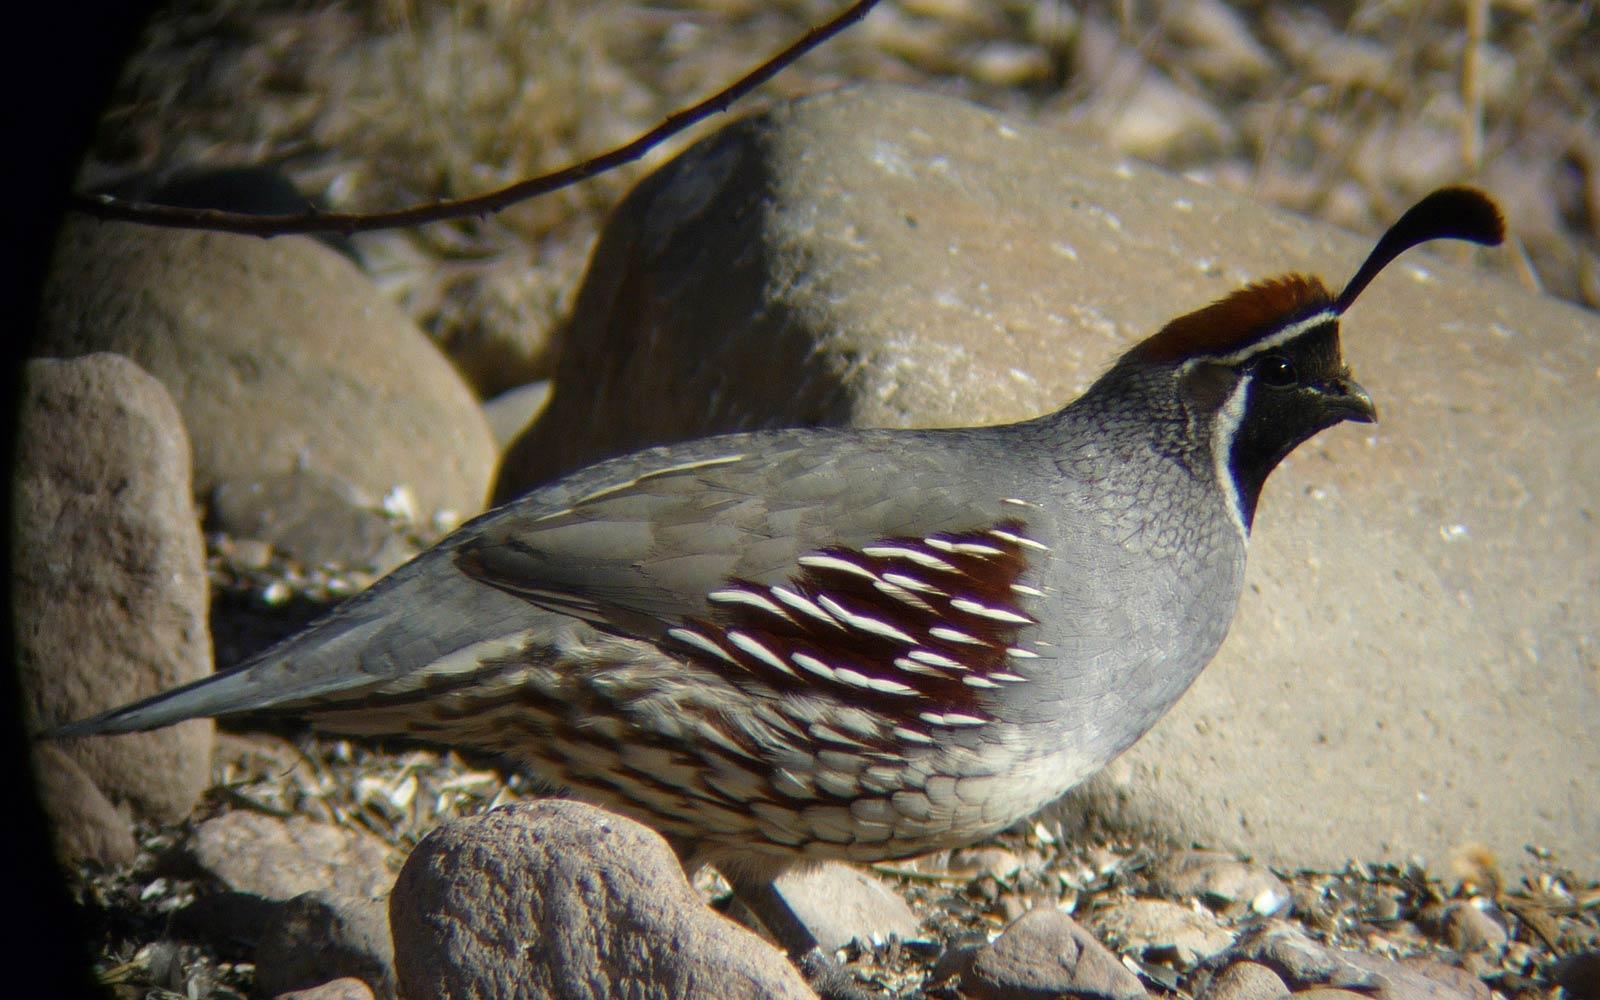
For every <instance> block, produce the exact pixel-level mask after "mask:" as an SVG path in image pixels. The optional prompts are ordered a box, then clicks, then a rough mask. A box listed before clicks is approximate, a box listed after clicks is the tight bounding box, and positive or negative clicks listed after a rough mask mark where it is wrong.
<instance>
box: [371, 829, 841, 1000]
mask: <svg viewBox="0 0 1600 1000" xmlns="http://www.w3.org/2000/svg"><path fill="white" fill-rule="evenodd" d="M389 919H390V926H391V927H392V929H393V933H394V945H395V958H396V972H397V974H398V980H399V985H400V994H401V995H402V996H405V997H408V998H410V1000H430V998H436V997H463V996H553V997H556V996H558V997H565V998H570V1000H582V998H585V997H592V998H597V1000H598V998H602V997H612V996H628V997H635V998H657V997H659V998H662V1000H666V998H684V1000H689V998H701V1000H712V998H715V1000H736V998H757V997H762V998H765V997H773V998H784V997H797V998H798V997H814V996H815V994H813V993H812V992H811V990H810V989H809V988H808V987H807V986H806V985H805V983H804V981H803V980H802V979H801V978H800V975H799V973H798V972H796V971H795V969H794V967H793V966H791V965H790V964H789V963H788V961H787V960H785V959H784V957H783V955H781V954H780V953H779V952H778V951H777V950H776V949H774V948H773V947H772V946H771V945H768V944H767V943H766V942H764V941H762V940H761V939H760V938H759V937H757V936H756V935H754V934H752V933H751V932H749V931H747V930H745V929H744V928H742V927H740V926H738V925H737V924H735V923H733V922H732V921H730V920H728V919H726V918H724V917H722V916H720V915H719V914H717V913H714V912H713V911H711V910H709V909H707V908H706V907H705V905H704V904H702V903H701V902H700V899H699V897H698V896H697V895H696V894H695V892H694V890H693V889H692V888H691V887H690V885H689V881H688V879H686V878H685V877H684V875H683V870H682V869H681V868H680V867H679V866H678V860H677V858H676V857H675V856H674V855H673V853H672V850H671V848H669V847H668V846H667V844H666V841H664V840H662V839H661V837H660V835H658V834H656V833H654V832H653V831H651V830H649V829H647V828H646V827H644V826H641V825H639V824H638V823H635V822H633V821H632V820H627V819H623V818H621V817H619V816H615V815H613V814H611V813H607V812H604V811H603V810H600V809H596V808H595V807H593V806H589V805H586V804H583V803H580V802H573V801H566V800H545V801H540V802H533V803H529V804H526V805H518V806H508V807H503V808H500V809H496V810H494V811H492V812H489V813H486V814H484V815H481V816H477V817H474V818H472V819H469V820H460V821H457V822H454V823H449V824H446V825H445V826H442V827H440V828H439V829H437V830H435V831H433V832H432V833H430V834H429V835H428V836H427V837H426V838H424V839H423V841H422V843H421V844H419V845H417V849H416V850H415V851H414V852H412V854H411V857H410V858H409V859H408V860H407V861H406V864H405V867H404V868H403V869H401V872H400V878H399V880H398V881H397V882H396V884H395V888H394V893H393V895H392V896H391V897H390V903H389Z"/></svg>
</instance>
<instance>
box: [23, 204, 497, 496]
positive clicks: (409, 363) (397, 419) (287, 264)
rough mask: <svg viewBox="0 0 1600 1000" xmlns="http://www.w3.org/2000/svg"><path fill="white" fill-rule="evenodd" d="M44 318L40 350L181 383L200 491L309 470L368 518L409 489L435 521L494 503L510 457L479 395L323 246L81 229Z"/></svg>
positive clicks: (78, 225) (104, 225) (72, 230)
mask: <svg viewBox="0 0 1600 1000" xmlns="http://www.w3.org/2000/svg"><path fill="white" fill-rule="evenodd" d="M40 317H41V319H40V331H39V340H38V347H37V350H38V351H39V352H40V353H48V354H57V355H63V356H67V355H74V354H82V353H86V352H89V351H100V350H114V351H119V352H121V353H123V354H126V355H128V356H129V357H132V358H134V359H135V360H136V361H138V362H139V363H140V364H141V365H143V366H144V367H145V368H146V369H147V370H148V371H149V372H150V373H151V374H153V375H155V376H156V378H158V379H160V380H161V382H163V383H164V384H165V385H166V386H167V388H168V390H169V391H170V392H171V393H172V395H173V398H174V399H175V400H176V402H177V404H178V409H179V410H180V411H181V412H182V413H183V417H184V421H185V422H186V423H187V424H188V427H189V431H190V434H191V435H192V444H193V448H194V480H195V481H194V488H195V492H196V494H197V495H200V496H209V495H210V493H211V491H212V490H214V489H215V488H217V487H218V486H221V485H223V484H225V483H230V482H234V481H243V482H254V481H259V480H267V479H272V478H274V477H278V476H284V475H287V474H288V473H290V472H293V471H295V470H301V469H305V470H310V471H313V472H316V473H319V474H321V475H324V476H327V477H330V478H333V479H336V480H339V481H341V482H343V483H345V484H347V485H348V486H349V487H350V488H351V489H353V490H354V492H355V493H356V494H358V495H359V496H361V497H362V498H363V500H364V502H365V504H366V505H367V506H374V505H376V504H378V503H380V502H381V501H382V499H383V497H384V496H385V495H386V494H388V493H389V492H390V491H391V490H392V489H395V488H396V487H406V488H408V489H409V490H411V491H412V493H413V494H414V495H415V497H416V499H417V505H418V512H419V513H420V515H421V517H422V519H423V521H424V522H426V521H427V520H428V519H430V518H431V517H432V516H433V515H434V514H435V513H436V512H438V511H453V512H454V513H455V514H457V515H459V516H460V517H463V518H464V517H466V516H469V515H471V514H474V513H476V512H477V511H478V510H480V509H481V508H482V507H483V502H484V496H485V494H486V492H487V489H488V485H489V477H490V476H491V475H492V472H493V466H494V461H495V451H494V443H493V439H492V438H491V436H490V434H489V428H488V424H487V423H486V422H485V420H484V417H483V411H482V409H481V408H480V407H479V405H478V402H477V400H476V399H475V398H474V397H473V395H472V393H471V391H470V390H469V389H468V388H467V387H466V384H465V383H464V382H462V380H461V377H460V376H459V375H458V374H457V373H456V371H455V370H454V369H453V368H452V367H451V365H450V362H449V361H448V360H447V359H446V358H445V357H444V356H443V355H442V354H440V353H439V350H438V349H437V348H436V347H435V346H434V345H433V344H432V343H431V342H430V341H429V340H428V339H427V337H426V336H425V335H424V334H423V333H422V332H421V331H420V330H418V329H417V327H416V325H415V324H414V323H412V322H411V321H410V320H409V319H408V318H407V317H406V316H405V315H404V314H403V313H402V312H401V311H400V310H399V308H398V307H397V306H395V305H394V304H393V303H391V302H390V301H388V300H387V299H385V298H383V297H382V296H381V295H380V294H379V293H378V291H377V290H376V289H375V288H374V287H373V286H372V283H371V282H370V281H368V280H367V278H366V277H365V276H364V275H362V274H361V272H360V271H359V270H357V269H356V267H355V266H354V265H353V264H351V262H350V261H349V260H348V259H346V258H345V257H343V256H341V255H340V254H338V253H336V252H334V251H332V250H329V249H328V248H327V247H325V246H322V245H321V244H319V243H316V242H315V241H313V240H309V239H304V238H299V237H283V238H280V239H273V240H262V239H256V238H254V237H248V236H232V235H226V234H222V233H209V232H191V231H180V230H172V229H156V228H151V227H148V226H136V225H130V224H124V223H112V222H99V221H93V220H89V219H84V218H74V219H71V220H69V221H68V223H67V224H66V225H65V226H64V227H63V229H62V232H61V236H60V238H59V241H58V243H57V246H56V250H55V257H54V260H53V262H52V265H51V273H50V277H49V279H48V281H47V282H46V286H45V292H44V300H43V304H42V307H41V311H40Z"/></svg>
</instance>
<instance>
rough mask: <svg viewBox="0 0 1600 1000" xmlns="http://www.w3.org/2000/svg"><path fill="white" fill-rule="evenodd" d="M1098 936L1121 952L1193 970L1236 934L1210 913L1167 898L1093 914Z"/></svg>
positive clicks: (1130, 902) (1136, 901)
mask: <svg viewBox="0 0 1600 1000" xmlns="http://www.w3.org/2000/svg"><path fill="white" fill-rule="evenodd" d="M1090 926H1091V927H1092V928H1093V930H1094V932H1095V934H1096V936H1098V937H1099V938H1100V939H1101V940H1103V941H1105V942H1106V943H1107V944H1109V945H1111V946H1112V947H1114V948H1116V949H1117V950H1118V951H1120V952H1123V953H1127V952H1138V953H1139V954H1142V955H1143V956H1144V957H1145V958H1147V959H1150V960H1151V961H1165V962H1168V963H1169V964H1171V965H1172V966H1174V967H1175V968H1178V969H1192V968H1194V967H1195V966H1196V965H1198V964H1199V963H1201V962H1203V961H1205V960H1206V959H1208V958H1210V957H1211V956H1213V955H1216V954H1220V953H1221V952H1223V951H1224V950H1226V949H1227V947H1228V946H1229V945H1231V944H1233V933H1232V932H1231V931H1229V930H1228V929H1227V928H1226V927H1223V926H1222V925H1221V924H1220V923H1218V922H1217V918H1216V917H1214V916H1212V915H1211V914H1210V912H1208V911H1204V910H1194V909H1190V908H1189V907H1187V906H1181V905H1179V904H1177V903H1173V902H1170V901H1168V900H1165V899H1129V900H1124V901H1121V902H1117V903H1113V904H1111V905H1110V906H1107V907H1105V908H1103V909H1097V910H1095V911H1094V915H1093V918H1092V921H1091V925H1090Z"/></svg>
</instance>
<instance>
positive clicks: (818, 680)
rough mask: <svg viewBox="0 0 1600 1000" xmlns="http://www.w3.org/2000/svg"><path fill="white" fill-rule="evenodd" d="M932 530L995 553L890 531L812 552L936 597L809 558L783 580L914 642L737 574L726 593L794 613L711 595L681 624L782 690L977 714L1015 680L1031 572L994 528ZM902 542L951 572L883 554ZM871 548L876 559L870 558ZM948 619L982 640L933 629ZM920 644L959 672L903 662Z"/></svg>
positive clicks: (898, 708)
mask: <svg viewBox="0 0 1600 1000" xmlns="http://www.w3.org/2000/svg"><path fill="white" fill-rule="evenodd" d="M995 528H996V529H997V530H999V531H1001V532H1005V533H1007V534H1012V535H1017V536H1022V537H1026V536H1025V535H1024V532H1025V527H1024V526H1023V525H1022V524H1021V523H1020V522H1016V521H1005V522H1001V523H999V524H997V525H995ZM931 537H932V538H933V539H935V540H937V541H943V542H948V543H951V544H954V545H963V544H975V545H982V546H987V547H989V548H992V549H995V550H998V551H996V552H994V553H973V552H951V551H947V550H941V549H940V548H939V547H936V546H930V545H929V544H928V542H927V541H926V540H924V539H921V538H887V539H884V540H883V541H881V542H875V543H873V544H871V545H867V546H864V547H863V549H864V550H866V551H857V550H850V549H842V548H827V549H820V550H817V551H816V552H814V553H809V554H808V558H809V556H822V557H832V558H835V559H839V560H843V561H845V562H848V563H851V564H853V565H855V566H858V567H860V568H862V569H864V570H867V571H869V572H871V573H872V574H873V575H874V576H875V577H876V578H877V579H878V580H883V579H884V577H885V575H887V576H889V577H890V578H891V579H893V578H896V577H899V576H904V577H909V578H911V579H913V580H916V581H920V582H922V583H924V584H926V585H927V586H930V587H933V588H936V589H937V590H938V591H940V592H942V593H928V592H921V591H918V590H915V589H912V588H906V589H908V590H910V592H911V593H912V594H913V595H915V598H916V600H915V601H907V600H904V599H902V598H901V597H897V596H894V595H892V594H887V593H884V592H883V590H881V589H879V588H878V587H877V586H875V585H874V582H873V580H870V579H867V578H866V577H864V576H862V575H861V574H859V573H854V572H850V571H849V570H846V569H843V568H838V567H832V566H827V565H822V566H816V565H811V566H804V565H802V566H801V567H800V569H799V570H798V572H796V573H795V574H794V575H793V576H791V577H790V579H789V581H788V585H787V587H788V589H789V590H791V591H793V592H794V593H797V594H799V595H801V596H802V597H805V598H807V599H808V600H810V601H812V602H815V603H818V604H821V603H822V600H823V598H827V599H829V600H831V601H833V602H835V603H836V604H837V605H838V606H839V607H842V608H844V609H845V610H846V611H848V612H851V613H853V614H856V615H860V616H863V617H865V618H868V619H872V620H874V621H877V622H881V623H883V624H885V625H888V626H890V627H892V628H893V629H895V630H898V631H900V632H903V633H905V634H906V635H908V636H910V637H911V638H912V639H913V640H914V642H913V643H910V644H908V643H906V642H904V641H902V640H900V639H897V638H893V637H890V636H885V635H877V634H874V633H873V632H871V631H870V630H866V629H863V628H860V627H851V626H849V625H846V627H844V628H841V627H839V626H837V625H832V624H829V623H827V622H824V621H820V620H818V619H817V618H815V617H813V616H811V615H807V614H806V613H804V612H803V611H799V610H796V609H794V608H792V607H790V606H788V605H785V604H783V603H782V602H781V601H780V600H778V599H777V598H775V597H773V596H772V594H771V591H770V590H769V588H767V587H766V586H764V585H761V584H757V583H752V582H750V581H748V580H735V581H732V582H731V583H730V584H729V588H728V589H730V590H741V591H744V592H747V593H750V594H756V595H760V596H763V597H766V598H767V599H768V600H771V601H772V602H773V603H775V604H777V605H778V606H779V607H781V608H783V609H784V611H785V612H786V614H785V615H782V616H778V615H773V614H772V613H771V612H770V611H767V610H763V609H761V608H757V607H751V606H748V605H746V604H741V603H733V602H720V603H718V602H713V605H712V606H713V611H712V613H711V615H709V616H708V617H706V618H692V619H689V620H688V621H686V622H685V623H684V624H685V626H686V627H687V628H689V629H691V630H693V631H694V632H695V633H697V634H698V635H700V636H701V637H703V638H705V639H708V640H710V641H712V642H714V643H715V644H716V645H717V646H718V648H720V649H722V650H723V651H724V652H725V653H726V654H727V655H728V656H729V657H730V658H732V659H733V660H735V661H737V662H738V664H739V666H740V667H742V668H743V669H744V670H746V671H747V672H748V673H749V674H751V675H752V676H754V677H757V678H759V679H760V680H761V681H762V682H763V683H765V684H768V685H770V686H772V687H774V688H777V689H779V690H784V691H794V690H803V689H805V688H808V687H812V688H814V687H817V686H824V687H826V688H828V689H829V690H830V691H832V692H833V693H835V694H839V693H844V694H846V695H847V697H848V700H849V702H850V703H851V704H855V705H859V706H861V707H871V708H880V709H884V710H887V711H889V712H892V713H894V714H896V715H905V716H907V717H908V718H912V719H915V718H917V714H918V713H919V712H932V713H935V714H944V713H947V712H960V713H964V714H968V715H981V714H982V713H981V710H980V707H979V706H980V699H981V696H982V694H983V691H984V690H985V689H989V690H992V689H993V688H994V687H998V686H1001V685H1003V684H1006V683H1014V682H1015V670H1016V663H1015V662H1013V661H1011V660H1010V659H1009V658H1008V656H1007V653H1006V651H1007V649H1008V648H1009V647H1012V646H1015V645H1016V642H1017V636H1018V633H1019V631H1020V630H1021V628H1022V627H1024V626H1025V625H1027V624H1033V623H1034V621H1033V619H1032V617H1031V616H1029V615H1027V613H1026V612H1024V611H1023V610H1022V609H1021V608H1020V607H1019V606H1018V604H1017V595H1016V593H1015V592H1014V591H1013V590H1012V589H1011V588H1012V585H1013V584H1015V583H1017V582H1018V581H1019V580H1020V578H1021V577H1022V575H1023V573H1024V572H1025V571H1026V570H1027V568H1028V559H1027V555H1026V551H1025V549H1024V547H1023V546H1022V545H1020V544H1018V543H1017V542H1014V541H1007V540H1005V539H1004V538H1001V537H997V536H995V535H994V534H992V533H990V531H989V530H987V529H985V530H979V531H972V532H962V533H945V534H939V535H934V536H931ZM894 548H903V549H912V550H915V551H918V552H921V553H925V554H926V556H928V557H931V559H937V560H940V561H942V562H944V563H947V564H949V566H950V567H952V568H951V569H944V568H938V567H933V566H929V565H927V564H926V561H924V562H919V561H917V560H915V559H911V558H907V557H904V556H896V555H893V554H885V553H883V552H881V551H880V550H882V549H894ZM867 551H871V552H874V553H877V554H874V555H868V554H866V552H867ZM969 601H970V602H974V603H976V604H977V605H980V606H981V607H983V608H988V609H995V610H997V611H999V612H1003V613H1005V614H1009V615H1016V616H1019V617H1022V618H1024V619H1026V621H1024V622H1016V621H1005V620H999V619H997V618H994V617H991V616H986V615H984V614H982V613H981V612H975V611H973V610H971V609H968V608H962V607H959V606H957V605H958V604H961V603H964V602H969ZM919 604H920V605H921V606H919ZM940 626H943V627H945V628H953V629H956V630H959V631H960V632H962V633H965V634H966V635H967V636H970V637H971V638H972V639H974V640H976V642H963V641H958V640H954V639H952V638H948V637H941V636H938V635H935V634H933V629H935V628H936V627H940ZM730 632H738V633H742V634H743V635H745V636H748V637H749V638H750V639H753V640H755V641H756V642H758V643H760V644H761V645H762V646H763V647H765V648H766V649H767V650H769V651H771V653H772V654H773V655H774V656H777V657H778V658H780V659H781V660H782V661H783V662H784V663H785V664H787V665H788V666H789V669H790V670H792V671H793V673H792V674H791V673H790V672H788V671H785V670H780V669H778V668H777V667H774V666H773V665H772V664H771V663H769V662H767V661H766V660H764V659H762V658H761V657H759V656H757V655H752V654H751V653H750V652H748V651H747V650H745V649H741V648H740V647H739V646H738V645H737V644H735V643H734V642H733V641H731V640H730V639H729V638H728V634H729V633H730ZM668 643H669V644H670V645H671V646H672V647H673V649H674V650H675V651H677V652H678V653H680V654H683V655H687V656H688V657H690V658H691V659H693V660H694V661H695V662H697V663H699V664H701V665H703V666H705V667H707V668H709V669H712V670H715V671H717V672H719V673H722V672H726V671H727V670H728V669H729V664H728V662H727V661H726V660H723V659H721V658H719V657H717V656H715V655H714V654H712V653H709V652H707V651H705V650H703V649H700V648H698V647H697V646H695V645H694V644H692V643H690V642H685V641H683V640H681V639H678V638H676V637H672V638H669V639H668ZM913 650H922V651H925V652H927V653H932V654H935V655H937V656H944V657H948V658H949V659H951V660H954V661H956V662H957V663H959V664H960V667H959V668H949V667H942V666H939V665H937V663H929V662H925V661H924V662H921V663H920V664H919V669H917V670H912V669H907V668H905V667H904V666H900V665H896V663H895V661H896V659H899V658H905V659H910V658H911V657H910V654H911V653H912V651H913ZM797 653H798V654H801V655H802V656H811V657H815V658H816V659H817V660H818V661H821V663H823V664H825V665H827V666H828V667H830V668H833V669H834V670H835V671H837V670H840V669H843V670H848V671H854V672H855V673H856V674H858V675H860V676H861V677H864V678H872V679H876V680H879V681H884V682H887V683H888V684H890V685H898V686H903V687H904V688H906V689H907V690H903V691H902V690H891V691H884V690H877V689H874V688H871V687H864V686H861V684H860V683H847V682H846V681H843V680H836V679H831V678H829V677H827V676H824V675H820V674H818V673H815V672H812V671H809V670H807V669H805V668H804V667H802V666H797V665H796V664H795V661H794V656H795V654H797ZM994 675H1000V676H1001V678H1002V679H1001V680H991V677H993V676H994ZM967 678H975V679H977V684H978V686H974V685H973V684H972V683H971V682H969V681H968V680H967ZM1006 678H1010V679H1009V680H1008V679H1006ZM925 725H926V724H925V723H924V722H921V721H920V720H919V722H918V723H917V728H919V729H922V728H925Z"/></svg>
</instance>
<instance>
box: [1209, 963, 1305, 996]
mask: <svg viewBox="0 0 1600 1000" xmlns="http://www.w3.org/2000/svg"><path fill="white" fill-rule="evenodd" d="M1288 992H1289V988H1288V987H1287V986H1285V985H1284V984H1283V980H1282V979H1279V978H1278V974H1277V973H1275V972H1273V971H1272V970H1271V969H1269V968H1267V967H1266V966H1265V965H1258V964H1256V963H1255V962H1234V963H1233V964H1232V965H1229V966H1228V967H1227V968H1225V969H1223V970H1222V971H1221V972H1219V973H1218V974H1217V975H1216V976H1214V977H1213V978H1212V979H1211V981H1210V982H1209V983H1207V984H1206V988H1205V990H1204V991H1202V992H1201V993H1200V997H1199V1000H1276V998H1277V997H1281V996H1283V995H1284V994H1285V993H1288Z"/></svg>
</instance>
